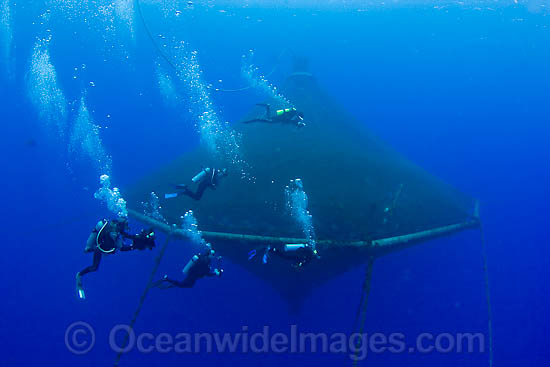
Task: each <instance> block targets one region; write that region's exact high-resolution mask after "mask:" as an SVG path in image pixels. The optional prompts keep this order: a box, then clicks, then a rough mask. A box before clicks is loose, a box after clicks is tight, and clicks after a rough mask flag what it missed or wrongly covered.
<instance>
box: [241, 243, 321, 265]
mask: <svg viewBox="0 0 550 367" xmlns="http://www.w3.org/2000/svg"><path fill="white" fill-rule="evenodd" d="M256 253H257V251H256V250H252V251H250V252H249V253H248V259H249V260H251V259H252V258H253V257H254V256H256ZM271 254H274V255H277V256H279V257H280V258H283V259H286V260H290V261H291V262H292V266H293V267H294V268H301V267H303V266H305V265H306V264H308V263H309V262H310V261H311V260H313V258H319V254H318V253H317V250H316V249H315V247H314V246H313V245H310V244H307V243H297V244H286V245H283V244H281V245H277V246H268V247H267V248H266V249H265V252H264V255H263V258H262V261H263V263H264V264H267V262H268V260H269V256H270V255H271Z"/></svg>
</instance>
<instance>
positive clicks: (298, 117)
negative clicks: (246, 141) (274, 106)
mask: <svg viewBox="0 0 550 367" xmlns="http://www.w3.org/2000/svg"><path fill="white" fill-rule="evenodd" d="M256 105H257V106H263V107H265V110H266V113H265V116H266V117H265V118H255V119H252V120H247V121H243V122H244V123H245V124H249V123H251V122H267V123H282V124H291V125H296V126H298V127H302V126H305V123H304V114H303V113H302V112H299V111H298V110H296V108H294V107H291V108H284V109H280V110H277V111H275V114H274V115H271V106H270V105H269V104H266V103H257V104H256Z"/></svg>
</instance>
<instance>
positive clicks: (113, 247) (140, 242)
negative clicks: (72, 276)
mask: <svg viewBox="0 0 550 367" xmlns="http://www.w3.org/2000/svg"><path fill="white" fill-rule="evenodd" d="M127 230H128V221H127V220H126V218H116V219H112V220H107V219H103V220H100V221H99V222H97V224H96V226H95V227H94V229H93V230H92V232H91V233H90V236H89V237H88V241H87V242H86V248H85V249H84V252H93V254H94V257H93V263H92V265H90V266H87V267H85V268H84V269H82V270H81V271H79V272H78V273H76V290H77V292H78V296H79V297H80V298H82V299H84V298H85V294H84V290H83V288H82V276H84V275H86V274H88V273H91V272H94V271H97V269H99V264H100V263H101V257H102V255H103V254H114V253H115V252H116V251H117V250H120V251H132V250H145V249H146V248H148V249H149V250H152V249H153V247H155V233H154V232H153V231H152V230H149V231H145V230H142V231H141V233H139V234H135V235H133V234H129V233H127ZM125 239H129V240H131V243H130V244H126V243H125V242H124V240H125Z"/></svg>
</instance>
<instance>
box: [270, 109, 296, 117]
mask: <svg viewBox="0 0 550 367" xmlns="http://www.w3.org/2000/svg"><path fill="white" fill-rule="evenodd" d="M290 111H296V109H295V108H294V107H293V108H285V109H282V110H277V111H275V113H276V114H277V116H282V115H284V114H285V113H289V112H290Z"/></svg>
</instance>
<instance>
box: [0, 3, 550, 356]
mask: <svg viewBox="0 0 550 367" xmlns="http://www.w3.org/2000/svg"><path fill="white" fill-rule="evenodd" d="M66 3H67V4H69V3H70V2H66ZM45 9H46V8H45V7H41V6H39V5H36V4H33V5H32V6H31V5H26V4H23V5H18V6H17V7H16V8H15V9H14V26H13V31H14V45H15V54H14V56H15V60H16V68H15V74H14V77H12V78H11V79H10V78H8V77H7V76H6V73H5V72H4V71H5V68H3V70H2V73H1V74H0V75H1V84H0V85H1V89H0V93H1V94H0V101H1V102H0V116H1V117H0V118H1V121H2V122H3V124H2V126H3V128H4V139H3V141H4V144H2V145H1V147H0V149H1V150H0V166H1V167H2V172H3V175H2V177H3V179H2V190H1V191H0V193H1V195H2V197H1V202H2V203H3V205H4V208H5V209H4V215H3V221H4V226H3V231H2V233H3V235H4V239H3V244H4V251H3V256H2V258H1V260H0V269H1V270H0V271H1V274H2V280H3V282H2V285H1V288H0V289H1V294H2V302H0V329H1V330H2V333H0V348H1V350H2V353H1V357H0V361H1V364H2V365H16V364H17V365H37V364H44V363H48V364H52V365H56V366H74V365H79V366H98V365H109V364H111V363H112V360H113V359H114V354H113V353H112V352H111V351H110V350H109V348H108V346H107V335H108V333H109V330H110V329H111V328H112V327H113V326H114V325H115V324H117V323H126V322H128V321H129V320H130V318H131V315H132V313H133V311H134V308H135V307H136V305H137V301H138V299H139V295H140V294H141V291H142V289H143V287H144V284H145V283H146V280H147V277H148V275H149V271H150V269H151V267H152V262H153V258H154V254H151V253H149V252H143V253H142V252H140V253H131V254H127V255H124V256H115V257H111V258H106V259H104V261H103V263H102V267H101V271H100V272H98V273H95V274H93V275H90V276H89V277H86V279H85V286H86V289H87V295H88V299H87V300H86V301H85V302H81V301H78V300H77V299H75V294H74V274H75V272H76V271H78V270H79V269H81V268H82V267H83V266H85V265H87V264H88V263H89V262H90V261H91V260H90V259H89V256H86V255H84V254H83V253H82V248H83V246H84V242H85V239H86V238H87V235H88V232H89V230H90V229H91V227H92V226H93V225H94V223H95V221H96V220H97V218H98V217H100V216H103V215H107V213H106V211H105V208H104V207H103V206H102V204H101V203H99V202H97V201H96V200H94V199H93V195H92V194H93V192H94V191H95V190H96V188H97V186H98V183H97V180H98V178H97V175H98V173H97V172H95V171H94V170H93V169H92V168H91V166H89V165H88V164H87V162H75V161H74V158H70V157H68V155H67V147H66V143H64V142H63V141H62V140H60V139H58V138H57V137H56V136H55V134H53V133H52V131H50V130H48V129H47V128H46V127H45V126H44V125H43V123H42V122H41V121H39V120H38V117H37V113H36V110H35V109H34V107H33V106H32V105H31V104H30V102H29V100H28V98H27V93H28V89H27V83H26V72H27V70H28V65H29V62H30V56H31V50H32V45H33V43H34V40H35V37H37V36H42V35H44V34H45V32H46V29H51V31H52V32H51V33H52V34H53V39H52V42H51V47H50V52H51V57H52V62H53V64H54V65H55V67H56V69H57V72H58V77H59V80H60V85H61V87H62V89H63V91H64V93H65V95H66V98H67V99H68V100H69V101H75V100H79V98H80V93H81V89H82V88H83V87H86V88H87V101H88V107H89V108H90V111H91V113H92V116H93V118H94V120H95V122H96V123H98V124H100V125H102V126H108V127H109V128H108V129H102V130H101V133H102V138H103V142H104V145H105V147H106V149H107V151H108V152H109V153H110V154H111V155H112V157H113V162H114V166H113V180H114V182H115V184H117V185H120V186H121V187H122V188H124V187H125V186H126V185H129V184H131V183H132V182H133V181H134V180H136V179H137V178H139V177H140V176H142V175H144V174H147V173H148V172H150V171H151V170H153V169H154V168H156V167H158V166H160V165H162V164H163V163H165V162H167V161H169V160H171V159H173V158H175V157H176V156H177V155H178V154H180V153H183V152H185V151H187V150H188V149H191V148H192V147H193V146H194V145H196V144H197V139H198V138H197V136H196V135H195V133H194V130H193V128H192V122H193V121H192V116H189V115H186V114H184V113H181V111H175V110H173V109H170V108H167V107H166V106H165V105H164V104H163V103H162V99H161V96H160V94H159V91H158V87H157V85H156V81H155V74H154V62H156V61H158V55H157V54H156V53H155V50H154V48H153V47H152V46H151V43H150V41H149V40H148V39H147V38H146V37H145V34H144V31H143V27H142V25H141V24H140V23H139V22H138V18H137V17H136V19H135V23H134V28H135V32H134V37H133V38H132V37H131V36H130V33H129V32H128V31H127V30H125V29H124V27H121V26H120V25H119V27H118V28H117V29H116V31H113V30H110V31H104V28H105V27H104V24H105V23H104V22H107V20H106V19H105V18H104V17H102V16H101V15H98V14H95V13H93V12H92V13H88V14H86V18H87V19H88V21H87V23H85V22H84V21H83V18H84V15H75V13H74V12H73V11H72V10H71V9H70V7H69V6H68V5H67V6H66V8H55V7H52V8H50V10H51V12H52V14H51V18H50V21H49V23H47V24H45V25H40V24H38V22H37V19H38V16H39V15H40V14H42V13H43V12H44V10H45ZM182 9H183V13H182V15H180V16H179V17H178V20H177V22H175V23H174V24H175V25H177V27H173V28H172V29H171V32H172V33H170V34H167V33H166V30H162V32H163V33H165V34H166V35H167V36H169V37H172V36H174V37H176V38H178V39H180V40H185V41H186V42H189V43H190V44H191V45H192V47H193V48H194V49H197V50H198V52H199V59H200V61H201V64H202V68H203V70H204V71H205V78H206V80H208V81H209V82H212V83H213V84H214V85H218V83H217V82H216V81H217V80H218V79H223V80H224V83H223V86H224V87H227V88H233V87H235V86H237V87H238V86H242V85H243V84H244V83H245V82H244V81H243V79H242V78H241V76H240V73H239V68H240V56H241V55H242V54H244V53H245V52H246V51H247V50H249V49H254V50H255V54H256V59H255V61H256V62H257V64H258V65H260V66H261V67H262V69H263V70H266V71H267V70H270V69H271V68H272V67H273V65H274V64H275V63H276V60H277V57H278V55H279V54H280V53H281V51H282V50H283V49H285V48H289V49H292V50H293V51H294V52H296V53H298V54H301V55H305V56H307V57H309V58H310V60H311V71H312V72H313V73H314V74H315V75H316V76H317V77H318V79H319V82H320V84H321V85H322V86H323V87H324V88H325V89H326V90H328V91H329V92H330V93H331V94H332V96H333V97H334V98H335V99H336V100H338V101H339V102H340V103H341V104H342V105H343V106H344V107H345V108H347V109H348V110H350V111H351V112H352V113H353V114H354V115H355V116H357V117H358V118H360V120H361V121H364V123H365V124H367V125H368V126H369V127H370V128H372V130H373V131H375V132H376V133H377V134H378V135H379V136H381V137H382V138H383V139H385V140H387V141H389V142H390V143H391V144H392V145H393V146H394V147H395V148H396V149H397V150H399V151H400V152H402V153H403V154H405V155H406V156H407V157H409V158H410V159H412V160H413V161H415V162H416V163H418V164H419V165H421V166H422V167H424V168H426V169H427V170H429V171H430V172H432V173H433V174H434V175H436V176H439V177H441V178H443V179H444V180H446V181H447V182H449V183H450V184H452V185H454V186H455V187H457V188H459V189H460V190H462V191H463V192H465V193H467V194H470V195H471V196H473V197H476V198H479V199H480V201H481V203H482V217H483V222H484V225H485V229H486V237H487V247H488V257H489V273H490V279H491V286H492V288H491V296H492V302H493V309H494V330H495V365H496V366H519V365H535V364H538V365H544V363H545V362H546V364H548V362H549V361H550V352H548V348H547V346H548V345H549V344H550V337H549V336H548V332H547V331H546V330H547V329H548V327H550V318H549V316H548V314H547V313H546V312H545V311H546V309H547V305H548V300H549V299H548V297H549V296H548V294H549V292H548V291H549V286H548V283H547V280H548V279H549V278H550V277H549V275H550V274H549V271H548V266H549V256H550V250H549V249H548V240H549V230H548V223H547V222H548V217H549V216H548V211H547V206H548V203H549V199H550V198H549V190H548V182H549V178H550V172H549V170H548V159H549V158H550V149H549V148H548V137H549V133H550V128H549V127H548V122H550V118H549V110H548V100H549V97H550V92H549V90H548V86H549V85H550V68H548V65H550V63H549V62H550V49H549V46H548V45H549V44H550V29H549V28H548V25H549V22H548V19H547V17H545V16H544V14H543V13H529V12H527V10H526V9H524V8H523V7H520V6H518V7H509V8H496V9H492V10H491V9H483V10H476V9H473V8H460V7H450V8H448V9H433V8H430V7H408V8H406V7H405V8H397V7H394V8H383V7H382V8H374V9H372V10H369V11H366V12H357V11H354V10H353V9H351V10H348V11H334V10H332V11H328V10H319V9H313V10H312V9H306V10H293V9H287V8H284V7H282V8H277V9H274V8H271V9H263V10H262V9H252V8H251V9H236V10H231V9H225V10H227V11H226V12H219V10H222V9H224V8H219V7H214V8H208V7H201V6H196V7H195V8H194V9H185V8H184V7H183V8H182ZM144 11H145V16H146V18H147V20H148V24H149V27H150V28H151V29H152V30H153V33H155V34H158V33H161V31H160V29H162V28H163V27H166V25H165V24H163V21H162V20H161V18H160V13H158V12H157V11H154V10H153V9H151V7H150V6H147V5H144ZM174 11H175V9H170V10H169V13H170V14H173V13H174ZM69 16H70V18H71V20H67V19H68V17H69ZM247 17H248V18H247ZM33 22H34V24H33ZM281 60H282V61H281V67H280V68H279V69H277V71H276V72H275V73H274V74H273V75H272V76H271V80H272V81H273V82H274V83H275V84H278V83H281V82H282V81H283V80H284V75H285V73H287V72H288V71H289V68H288V64H289V58H288V57H286V58H285V57H283V58H282V59H281ZM82 64H86V66H87V67H86V71H85V72H79V73H78V74H75V72H74V68H75V67H80V65H82ZM164 66H165V67H166V68H168V67H167V66H166V65H164ZM2 67H4V65H3V66H2ZM168 70H169V69H168ZM73 75H77V76H78V77H77V79H76V80H75V79H73ZM89 81H94V83H95V85H96V87H88V85H89ZM213 93H214V98H215V102H216V104H217V106H218V108H219V111H220V113H221V116H223V117H224V118H226V119H228V120H229V121H233V120H235V119H238V118H239V117H241V116H242V114H243V113H244V112H245V111H246V110H247V108H249V106H251V105H253V104H254V103H255V102H256V101H257V99H258V98H261V97H262V96H261V94H259V93H257V92H255V91H247V92H245V93H234V94H229V93H215V92H213ZM107 114H110V115H111V118H107V117H106V116H107ZM29 139H34V140H35V141H36V142H37V144H36V146H29V144H28V141H29ZM67 162H70V163H71V166H72V167H73V171H74V173H72V174H71V173H70V172H69V170H67V168H66V163H67ZM132 224H133V225H134V228H137V227H138V226H139V224H137V223H132ZM195 250H196V249H194V248H192V246H190V245H189V244H185V243H183V242H178V243H173V244H172V245H171V247H170V248H169V249H168V253H167V256H166V257H165V260H164V261H163V264H162V267H161V270H160V272H161V273H171V274H177V273H178V272H179V270H180V269H181V267H182V264H183V262H184V261H186V259H187V258H188V257H189V256H190V255H191V254H192V253H193V251H195ZM224 266H225V268H226V273H225V275H224V277H223V278H221V279H219V280H211V281H203V282H200V283H199V284H198V285H197V287H196V288H195V289H193V290H191V291H185V292H183V291H182V292H180V291H173V292H153V293H151V294H150V297H149V298H148V299H147V302H146V304H145V307H144V309H143V311H142V314H141V316H140V319H139V320H138V323H137V325H136V327H137V331H148V332H153V333H159V332H174V333H176V332H195V331H220V332H225V331H228V332H232V331H239V330H240V329H241V326H242V325H249V326H250V329H251V330H252V331H259V330H261V327H262V326H263V325H270V326H271V327H272V331H286V330H288V325H290V324H298V325H299V327H300V328H301V329H302V330H305V331H314V332H321V331H326V332H332V331H339V332H351V331H353V316H354V314H355V310H356V305H357V303H358V302H359V298H360V287H361V284H362V280H363V276H364V269H362V268H357V269H354V270H353V271H350V272H349V273H347V274H344V275H342V276H340V277H338V278H336V279H334V280H332V281H331V282H329V283H328V284H326V285H325V286H323V287H321V288H318V289H315V290H314V291H313V294H312V296H311V297H310V298H309V299H308V300H307V301H306V303H305V305H304V308H303V312H302V313H301V314H299V315H292V314H289V313H288V312H287V306H286V304H285V303H284V302H283V300H281V299H280V298H279V297H278V295H277V294H276V293H275V292H274V291H273V290H272V289H270V287H269V286H268V285H267V284H265V283H263V282H262V281H260V280H258V279H256V278H254V277H252V276H251V275H250V274H249V273H247V272H246V271H245V270H243V269H241V268H238V267H236V266H234V265H233V264H231V263H227V262H226V263H225V264H224ZM371 295H372V298H371V301H370V304H369V312H368V319H367V325H368V326H367V331H369V332H375V331H381V332H388V333H389V332H403V333H406V334H407V335H409V336H411V337H412V338H414V336H415V335H416V334H418V333H420V332H432V333H438V332H450V333H454V332H485V330H486V320H487V315H486V306H485V295H484V285H483V272H482V262H481V247H480V239H479V234H478V233H477V232H476V231H470V232H466V233H461V234H458V235H456V236H453V237H450V238H445V239H440V240H437V241H431V242H429V243H426V244H424V245H422V246H418V247H415V248H411V249H408V250H406V251H403V252H401V253H397V254H393V255H390V256H388V257H386V258H383V259H380V260H379V261H377V262H376V264H375V269H374V279H373V289H372V293H371ZM77 320H83V321H86V322H89V323H90V324H91V325H93V326H94V328H95V331H96V334H97V338H98V340H97V345H96V347H95V348H94V350H93V351H92V352H91V353H89V354H88V355H86V356H74V355H72V354H71V353H69V352H68V351H67V350H66V348H65V344H64V339H63V338H64V332H65V328H66V327H67V326H68V325H69V324H71V323H72V322H74V321H77ZM122 361H123V363H124V365H126V364H127V365H130V364H132V365H134V366H141V365H143V366H146V365H159V364H160V363H167V364H168V365H176V363H185V364H195V363H199V362H200V363H203V364H205V365H212V364H214V363H216V364H217V365H221V366H229V365H235V364H239V365H247V366H248V365H250V366H272V365H279V364H280V363H285V364H286V365H287V366H295V365H299V364H300V365H303V364H305V365H313V364H314V363H316V364H324V365H329V364H330V365H335V364H337V365H347V364H351V362H349V361H348V360H347V358H346V357H345V356H339V355H309V354H306V355H272V354H270V355H262V354H260V355H254V354H246V355H229V354H225V355H223V354H222V355H198V356H197V355H174V354H168V355H160V354H156V353H153V354H150V355H140V354H138V353H133V354H130V355H126V356H124V357H123V360H122ZM367 362H370V363H371V364H372V365H381V364H382V363H384V365H386V366H388V365H396V366H398V365H403V364H407V365H409V366H420V365H422V366H432V365H433V366H439V365H442V364H445V365H449V366H458V365H471V366H482V365H485V364H486V363H487V362H486V355H478V354H474V355H468V354H453V353H451V354H446V355H441V354H430V355H409V354H401V355H387V354H385V355H371V356H370V357H369V359H368V360H367Z"/></svg>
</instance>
